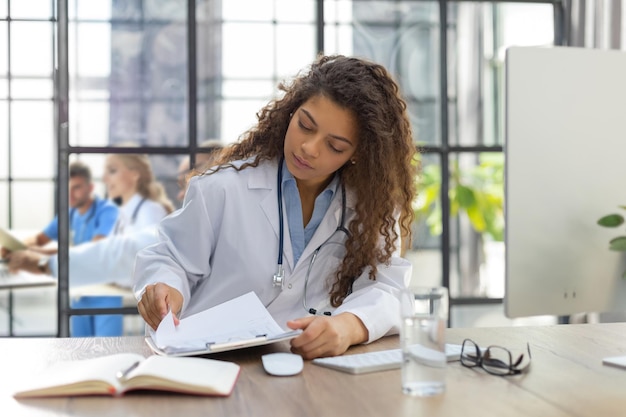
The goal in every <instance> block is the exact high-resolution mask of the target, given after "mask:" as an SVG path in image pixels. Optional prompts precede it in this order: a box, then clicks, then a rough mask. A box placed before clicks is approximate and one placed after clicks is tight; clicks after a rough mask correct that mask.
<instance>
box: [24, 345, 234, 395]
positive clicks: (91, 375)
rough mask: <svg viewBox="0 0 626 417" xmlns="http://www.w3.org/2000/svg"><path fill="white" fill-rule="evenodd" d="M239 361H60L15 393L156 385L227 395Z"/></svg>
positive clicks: (130, 357)
mask: <svg viewBox="0 0 626 417" xmlns="http://www.w3.org/2000/svg"><path fill="white" fill-rule="evenodd" d="M239 369H240V368H239V365H237V364H236V363H232V362H225V361H219V360H214V359H204V358H168V357H163V356H149V357H148V358H144V357H143V356H142V355H139V354H136V353H119V354H114V355H109V356H102V357H99V358H95V359H83V360H77V361H68V362H58V363H56V364H54V365H52V366H51V367H50V368H48V369H46V370H45V371H44V372H43V373H42V374H40V375H36V376H33V378H30V381H29V382H28V383H27V385H26V386H24V387H21V388H18V390H17V392H15V393H14V394H13V396H14V397H15V398H30V397H66V396H78V395H112V396H113V395H122V394H124V393H125V392H127V391H130V390H157V391H171V392H180V393H184V394H194V395H215V396H228V395H230V393H231V392H232V390H233V388H234V386H235V382H236V381H237V378H238V377H239Z"/></svg>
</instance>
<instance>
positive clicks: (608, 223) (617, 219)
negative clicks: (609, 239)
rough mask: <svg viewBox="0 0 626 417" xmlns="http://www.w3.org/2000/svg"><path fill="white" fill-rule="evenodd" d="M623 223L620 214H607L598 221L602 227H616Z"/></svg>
mask: <svg viewBox="0 0 626 417" xmlns="http://www.w3.org/2000/svg"><path fill="white" fill-rule="evenodd" d="M623 223H624V217H623V216H622V215H620V214H609V215H607V216H604V217H602V218H601V219H600V220H598V224H599V225H600V226H604V227H617V226H619V225H621V224H623Z"/></svg>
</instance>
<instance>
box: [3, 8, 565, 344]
mask: <svg viewBox="0 0 626 417" xmlns="http://www.w3.org/2000/svg"><path fill="white" fill-rule="evenodd" d="M35 3H36V5H35V4H34V3H33V2H17V1H10V2H7V1H4V2H2V1H0V201H6V203H5V204H0V226H2V227H8V228H11V229H19V230H32V231H36V230H40V229H41V228H42V227H43V226H44V225H45V224H47V222H48V221H49V220H50V219H51V218H52V216H53V215H54V214H55V211H56V207H57V201H56V200H57V199H58V198H57V195H58V192H57V190H58V187H59V185H58V184H57V181H56V175H57V174H56V173H57V160H56V149H57V138H56V137H55V132H56V126H55V120H54V114H55V113H54V111H55V109H54V100H53V98H54V91H55V90H54V88H55V85H54V82H53V69H54V65H55V62H56V60H57V58H58V54H57V52H58V51H57V48H56V44H57V36H58V33H57V16H56V13H57V11H56V9H57V2H56V1H52V2H51V1H50V0H37V1H36V2H35ZM560 3H561V2H558V1H545V2H539V1H533V2H528V3H523V2H511V3H506V2H496V1H484V2H468V1H459V2H454V1H437V0H432V1H414V0H393V1H382V0H378V1H376V0H374V1H364V0H352V1H349V0H299V1H298V2H294V1H292V0H257V1H254V2H250V1H246V0H229V1H218V0H197V1H195V2H194V1H185V0H166V1H161V2H151V1H146V0H139V1H116V2H106V1H105V2H92V1H89V0H70V1H68V57H69V62H68V68H67V75H68V77H69V81H70V83H69V103H70V105H69V145H71V147H72V148H71V159H73V158H80V159H81V160H84V161H86V162H88V163H89V164H90V165H91V166H92V169H93V171H94V174H95V176H96V183H97V187H96V190H97V192H98V193H99V194H102V195H103V194H104V193H105V190H104V187H103V185H102V183H101V178H100V172H102V170H103V167H104V154H106V153H108V152H115V150H114V149H111V146H118V145H122V144H126V143H127V142H132V143H134V144H136V145H139V146H140V148H138V150H140V151H142V152H143V151H146V152H148V153H150V155H151V161H152V164H153V166H154V170H155V174H156V177H157V179H159V180H160V181H161V182H162V183H163V184H164V185H165V186H166V189H167V192H168V195H169V196H170V198H171V199H172V200H175V198H176V195H177V192H178V190H177V189H176V175H175V173H176V169H177V166H178V163H179V162H180V160H181V158H182V157H183V155H185V154H189V153H193V152H194V151H195V149H196V147H197V145H198V143H200V142H201V141H203V140H205V139H210V138H219V139H221V140H222V141H223V142H225V143H228V142H232V141H235V140H237V139H238V137H239V135H240V134H241V133H242V132H244V131H245V130H247V129H248V128H249V127H250V126H251V125H252V124H253V123H254V122H255V113H256V111H257V110H258V109H259V108H260V107H261V106H262V105H263V104H265V103H266V102H267V100H268V99H269V98H270V97H271V96H272V95H273V94H275V92H276V90H275V87H276V84H277V82H278V81H280V80H282V79H283V78H285V77H288V76H291V75H293V74H294V73H295V71H297V70H298V69H300V68H302V67H303V66H304V65H306V64H308V63H309V62H311V60H312V59H313V58H314V57H315V55H316V53H317V52H318V51H319V50H323V51H324V52H325V53H327V54H332V53H342V54H354V55H360V56H365V57H368V58H370V59H373V60H375V61H378V62H380V63H381V64H383V65H385V66H386V67H387V68H388V69H389V70H390V71H391V72H392V73H393V74H394V75H395V77H396V78H397V80H398V82H399V84H400V86H401V90H402V93H403V95H404V97H405V99H406V101H407V105H408V110H409V114H410V118H411V122H412V125H413V129H414V132H415V143H416V146H418V147H419V149H420V150H421V151H422V154H421V164H422V167H423V172H424V175H423V176H422V177H420V178H419V179H416V181H420V180H421V181H422V183H421V184H420V187H421V188H420V190H421V191H420V196H419V200H418V202H417V203H416V212H417V213H418V214H419V216H418V218H419V219H420V220H419V221H417V222H416V223H415V232H416V233H415V236H414V241H413V248H412V250H411V251H410V253H409V254H408V255H407V256H408V257H409V258H410V259H411V261H412V262H413V264H414V274H415V275H414V279H415V280H419V281H420V282H424V283H426V282H427V281H429V280H430V281H431V283H432V284H441V283H443V284H444V285H447V286H449V288H450V294H451V306H452V309H453V310H454V309H457V308H458V309H459V311H462V309H463V308H464V307H463V306H464V305H466V304H484V303H499V302H501V297H502V294H503V280H504V270H503V251H504V248H503V247H502V244H501V242H500V241H501V233H502V228H503V227H504V225H503V224H502V222H501V219H499V218H498V207H501V203H502V163H503V161H502V144H503V134H504V126H503V94H504V88H503V82H504V78H503V62H504V52H505V50H506V47H508V46H510V45H549V44H553V43H554V39H555V38H557V39H560V37H559V36H558V35H559V34H557V33H555V32H556V30H557V28H555V26H554V21H555V11H556V10H557V9H558V8H559V7H562V6H561V4H560ZM190 4H191V5H194V6H191V7H190V6H189V5H190ZM9 5H10V8H9ZM320 12H322V13H321V14H320ZM442 19H445V25H442V23H441V22H442ZM531 19H532V21H533V22H534V23H533V30H532V31H529V30H527V22H528V21H529V20H531ZM444 98H445V99H444ZM33 121H36V123H35V122H33ZM35 150H36V151H35ZM424 181H426V182H424ZM442 193H443V194H442ZM442 195H447V196H448V198H446V199H443V200H442V199H441V196H442ZM60 203H63V202H60ZM478 203H481V204H479V205H478V206H474V205H473V204H478ZM33 206H36V207H37V210H28V211H27V210H21V208H22V207H33ZM476 207H479V208H476ZM451 213H452V214H456V213H459V215H454V216H450V214H451ZM481 216H483V218H482V223H481ZM484 216H491V217H490V218H488V219H486V218H485V217H484ZM20 291H21V290H20ZM23 294H25V293H22V292H19V293H17V292H16V294H15V296H16V297H24V298H27V297H26V295H23ZM42 294H43V295H42ZM40 295H41V296H44V297H48V298H49V299H50V300H51V302H52V303H56V298H55V295H54V294H53V293H45V291H44V290H34V292H32V293H27V296H28V297H31V298H32V297H37V296H40ZM12 296H13V294H11V293H9V294H6V292H4V293H0V301H2V300H3V299H5V298H6V299H7V300H8V298H9V297H12ZM19 301H20V300H18V302H16V303H15V304H16V306H17V312H18V313H19V314H24V315H27V314H28V313H26V312H23V311H22V310H23V309H22V308H21V307H19V306H20V304H21V303H20V302H19ZM7 302H8V301H7ZM55 307H56V306H55ZM48 316H49V315H48ZM64 317H65V316H63V315H61V316H60V320H63V319H64ZM452 317H453V320H454V317H455V315H454V313H453V314H452ZM452 324H454V323H452ZM1 326H2V323H0V329H2V327H1ZM52 327H53V328H51V329H49V330H47V331H43V333H56V329H55V328H54V327H55V326H52ZM0 331H2V330H0ZM133 331H142V329H139V327H137V328H136V329H135V330H133ZM29 332H33V330H32V329H31V330H29V329H26V328H20V326H18V328H17V333H18V334H22V333H29ZM36 332H41V329H38V330H36Z"/></svg>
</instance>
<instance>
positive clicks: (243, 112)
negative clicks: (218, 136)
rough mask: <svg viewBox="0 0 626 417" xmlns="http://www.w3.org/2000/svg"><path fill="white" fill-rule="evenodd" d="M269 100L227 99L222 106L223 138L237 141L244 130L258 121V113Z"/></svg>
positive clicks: (225, 140)
mask: <svg viewBox="0 0 626 417" xmlns="http://www.w3.org/2000/svg"><path fill="white" fill-rule="evenodd" d="M265 104H267V100H226V101H224V103H223V105H222V106H223V107H222V126H223V128H222V140H223V142H224V143H226V144H227V143H231V142H235V141H236V140H237V139H238V138H239V136H240V135H241V134H242V133H244V131H246V130H248V129H250V128H251V127H252V126H254V125H255V124H256V122H257V120H256V117H255V115H256V113H257V112H258V111H259V110H260V109H261V107H263V106H264V105H265Z"/></svg>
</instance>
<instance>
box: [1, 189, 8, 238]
mask: <svg viewBox="0 0 626 417" xmlns="http://www.w3.org/2000/svg"><path fill="white" fill-rule="evenodd" d="M0 201H1V203H0V227H3V228H5V229H7V228H8V227H9V204H8V202H9V187H8V183H7V182H6V181H5V180H3V179H0Z"/></svg>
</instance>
